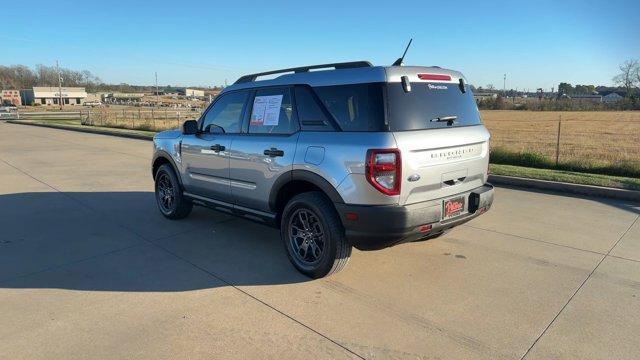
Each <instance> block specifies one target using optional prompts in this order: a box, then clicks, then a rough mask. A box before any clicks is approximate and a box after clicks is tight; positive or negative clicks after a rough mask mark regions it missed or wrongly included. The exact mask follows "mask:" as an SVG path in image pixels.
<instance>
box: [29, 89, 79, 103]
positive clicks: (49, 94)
mask: <svg viewBox="0 0 640 360" xmlns="http://www.w3.org/2000/svg"><path fill="white" fill-rule="evenodd" d="M60 90H62V91H60ZM20 93H21V95H22V103H23V104H24V105H36V104H39V105H58V104H59V102H60V99H62V104H63V105H81V104H82V102H83V101H84V99H85V98H86V97H87V92H86V91H85V89H84V88H83V87H63V88H62V89H59V88H58V87H43V86H37V87H33V89H28V90H22V91H21V92H20Z"/></svg>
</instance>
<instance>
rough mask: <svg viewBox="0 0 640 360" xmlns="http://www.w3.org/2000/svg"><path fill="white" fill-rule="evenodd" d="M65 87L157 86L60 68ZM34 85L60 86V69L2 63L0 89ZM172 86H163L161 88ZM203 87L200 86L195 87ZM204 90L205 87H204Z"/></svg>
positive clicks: (136, 89) (130, 89) (90, 89)
mask: <svg viewBox="0 0 640 360" xmlns="http://www.w3.org/2000/svg"><path fill="white" fill-rule="evenodd" d="M60 77H61V78H62V86H63V87H74V86H79V87H84V88H85V89H86V90H87V91H88V92H96V91H105V92H111V91H113V92H116V91H117V92H125V93H130V92H152V91H155V86H149V85H130V84H125V83H122V84H105V83H104V82H102V80H100V78H99V77H97V76H95V75H93V74H92V73H91V72H90V71H88V70H82V71H76V70H71V69H66V68H60ZM34 86H58V69H57V68H56V67H55V66H46V65H36V67H35V68H33V69H32V68H29V67H27V66H24V65H11V66H3V65H0V89H7V90H8V89H15V90H22V89H30V88H32V87H34ZM166 87H169V88H170V87H171V86H170V85H167V86H162V87H161V89H164V88H166ZM194 88H196V89H202V88H200V87H194ZM203 90H204V89H203Z"/></svg>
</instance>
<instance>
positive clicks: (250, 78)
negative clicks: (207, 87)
mask: <svg viewBox="0 0 640 360" xmlns="http://www.w3.org/2000/svg"><path fill="white" fill-rule="evenodd" d="M372 66H373V65H372V64H371V63H370V62H368V61H351V62H342V63H332V64H322V65H311V66H301V67H295V68H288V69H281V70H274V71H267V72H261V73H256V74H250V75H244V76H242V77H240V78H239V79H238V80H236V82H235V84H241V83H246V82H252V81H256V78H257V77H258V76H265V75H273V74H280V73H288V72H294V73H303V72H309V70H312V69H323V68H334V69H336V70H337V69H351V68H361V67H372Z"/></svg>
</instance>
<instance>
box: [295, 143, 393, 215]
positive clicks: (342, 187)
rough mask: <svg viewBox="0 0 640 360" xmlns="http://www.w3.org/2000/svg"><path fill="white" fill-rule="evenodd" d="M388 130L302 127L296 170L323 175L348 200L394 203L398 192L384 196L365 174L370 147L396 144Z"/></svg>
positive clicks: (391, 146)
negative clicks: (319, 130) (340, 130)
mask: <svg viewBox="0 0 640 360" xmlns="http://www.w3.org/2000/svg"><path fill="white" fill-rule="evenodd" d="M395 147H396V142H395V139H394V138H393V134H392V133H388V132H312V131H303V132H301V133H300V138H299V139H298V146H297V148H296V155H295V158H294V164H293V169H294V170H306V171H310V172H313V173H315V174H317V175H320V176H322V177H323V178H324V179H325V180H327V181H328V182H329V183H331V185H333V186H334V187H335V188H336V189H337V190H338V193H339V194H340V196H341V197H342V199H343V200H344V202H345V203H348V204H361V205H391V204H397V203H398V198H399V197H398V196H385V195H383V194H381V193H380V192H378V191H377V190H375V189H374V188H373V187H372V186H371V185H370V184H369V183H368V182H367V180H366V178H365V159H366V154H367V150H368V149H384V148H395Z"/></svg>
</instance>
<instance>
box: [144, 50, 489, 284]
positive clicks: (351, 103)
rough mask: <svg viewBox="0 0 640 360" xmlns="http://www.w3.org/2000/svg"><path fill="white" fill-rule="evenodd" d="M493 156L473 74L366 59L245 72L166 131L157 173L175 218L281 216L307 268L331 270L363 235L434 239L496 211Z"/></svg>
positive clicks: (279, 223)
mask: <svg viewBox="0 0 640 360" xmlns="http://www.w3.org/2000/svg"><path fill="white" fill-rule="evenodd" d="M264 77H270V79H262V78H264ZM488 163H489V132H488V131H487V129H486V128H485V127H484V126H483V125H482V123H481V121H480V115H479V112H478V109H477V107H476V104H475V102H474V99H473V95H472V93H471V90H470V88H469V85H468V84H467V83H466V82H465V79H464V77H463V76H462V74H460V73H459V72H456V71H451V70H445V69H441V68H439V67H413V66H389V67H382V66H372V65H371V64H370V63H369V62H365V61H359V62H350V63H338V64H327V65H317V66H305V67H299V68H292V69H284V70H279V71H272V72H266V73H260V74H253V75H246V76H243V77H241V78H240V79H239V80H238V81H236V82H235V83H234V84H233V85H232V86H229V87H227V88H225V89H224V91H222V93H221V94H220V95H219V96H218V97H217V98H216V99H215V101H213V102H212V104H211V105H210V106H209V107H208V108H207V109H206V110H205V111H204V113H203V114H202V116H201V117H200V119H199V120H198V121H194V120H190V121H187V122H185V123H184V124H183V126H182V129H181V130H173V131H165V132H161V133H159V134H157V135H156V136H155V138H154V156H153V162H152V174H153V177H154V179H155V193H156V199H157V202H158V207H159V209H160V211H161V212H162V214H163V215H164V216H165V217H167V218H170V219H179V218H183V217H185V216H187V215H188V214H189V212H190V211H191V208H192V205H194V204H195V205H203V206H207V207H211V208H214V209H217V210H222V211H226V212H229V213H233V214H235V215H239V216H242V217H245V218H247V219H251V220H255V221H259V222H262V223H265V224H269V225H272V226H275V227H278V228H280V232H281V235H282V240H283V242H284V246H285V249H286V252H287V255H288V257H289V259H290V260H291V262H292V263H293V265H294V266H295V267H296V268H297V269H298V270H299V271H301V272H302V273H304V274H306V275H307V276H310V277H313V278H319V277H323V276H325V275H328V274H331V273H334V272H337V271H339V270H340V269H342V268H343V267H344V266H345V264H346V263H347V260H348V259H349V256H350V255H351V248H352V246H354V247H356V248H358V249H361V250H375V249H382V248H385V247H389V246H393V245H397V244H400V243H405V242H412V241H419V240H426V239H430V238H434V237H437V236H440V235H442V234H443V233H444V232H445V231H447V230H448V229H450V228H452V227H454V226H456V225H460V224H462V223H464V222H467V221H469V220H471V219H473V218H474V217H476V216H478V215H480V214H482V213H483V212H485V211H487V210H488V209H489V207H490V206H491V203H492V201H493V187H492V186H491V185H490V184H488V183H487V173H488Z"/></svg>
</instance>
